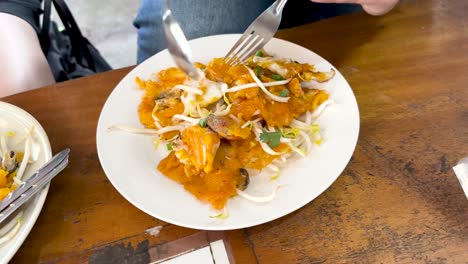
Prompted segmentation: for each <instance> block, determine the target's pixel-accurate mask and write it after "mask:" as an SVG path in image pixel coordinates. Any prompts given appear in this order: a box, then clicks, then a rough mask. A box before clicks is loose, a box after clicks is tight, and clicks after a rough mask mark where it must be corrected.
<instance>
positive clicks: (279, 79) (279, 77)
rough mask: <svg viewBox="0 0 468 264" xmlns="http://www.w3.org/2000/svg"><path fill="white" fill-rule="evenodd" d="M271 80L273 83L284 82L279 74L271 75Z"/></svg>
mask: <svg viewBox="0 0 468 264" xmlns="http://www.w3.org/2000/svg"><path fill="white" fill-rule="evenodd" d="M271 78H272V79H273V80H275V81H282V80H284V78H283V76H281V75H279V74H272V75H271Z"/></svg>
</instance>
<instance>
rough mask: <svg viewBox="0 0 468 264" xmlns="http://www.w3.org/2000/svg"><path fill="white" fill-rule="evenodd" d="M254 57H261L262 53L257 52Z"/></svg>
mask: <svg viewBox="0 0 468 264" xmlns="http://www.w3.org/2000/svg"><path fill="white" fill-rule="evenodd" d="M255 56H257V57H263V51H262V50H258V51H257V53H255Z"/></svg>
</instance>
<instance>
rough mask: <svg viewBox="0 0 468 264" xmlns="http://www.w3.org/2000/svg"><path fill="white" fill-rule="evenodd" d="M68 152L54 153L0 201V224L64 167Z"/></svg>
mask: <svg viewBox="0 0 468 264" xmlns="http://www.w3.org/2000/svg"><path fill="white" fill-rule="evenodd" d="M69 154H70V149H68V148H67V149H64V150H62V151H61V152H59V153H58V154H56V155H55V156H54V157H53V158H52V159H51V160H50V161H49V162H47V163H46V164H44V165H43V166H42V167H41V168H40V169H39V170H38V171H36V172H35V173H34V174H33V175H32V176H31V177H29V178H28V179H27V180H26V181H24V182H23V183H22V184H21V185H20V186H18V188H16V189H15V190H14V191H13V192H11V193H10V194H8V196H7V197H5V198H4V199H3V200H2V201H1V202H0V224H1V223H2V222H3V221H4V220H5V219H7V218H8V216H10V215H11V214H12V213H13V212H14V211H16V210H17V209H18V208H19V207H20V206H21V205H23V204H24V203H25V202H26V201H28V200H29V199H30V198H31V197H32V196H34V194H36V193H37V192H38V191H40V190H42V187H44V186H45V185H46V184H47V183H49V182H50V180H52V178H54V177H55V176H56V175H57V174H59V173H60V172H61V171H62V170H63V169H65V167H66V166H67V164H68V155H69Z"/></svg>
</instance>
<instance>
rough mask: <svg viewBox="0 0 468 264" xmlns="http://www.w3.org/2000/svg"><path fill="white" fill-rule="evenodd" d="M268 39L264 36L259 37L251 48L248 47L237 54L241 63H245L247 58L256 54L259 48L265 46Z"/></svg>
mask: <svg viewBox="0 0 468 264" xmlns="http://www.w3.org/2000/svg"><path fill="white" fill-rule="evenodd" d="M265 44H266V40H265V39H264V38H262V37H259V38H258V39H257V40H256V41H255V42H254V43H253V44H252V45H251V46H250V47H249V48H246V49H245V50H244V52H243V53H242V54H240V55H238V56H237V58H238V59H237V60H238V62H239V63H243V62H244V61H245V60H247V59H248V58H249V57H250V56H252V55H253V54H255V52H257V50H259V49H260V48H262V47H263V46H265Z"/></svg>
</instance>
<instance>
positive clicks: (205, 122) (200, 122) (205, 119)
mask: <svg viewBox="0 0 468 264" xmlns="http://www.w3.org/2000/svg"><path fill="white" fill-rule="evenodd" d="M207 123H208V116H207V117H205V118H200V121H198V124H199V125H200V126H201V127H206V126H207Z"/></svg>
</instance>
